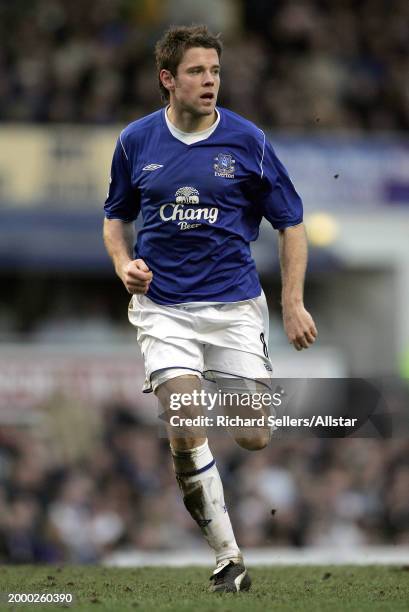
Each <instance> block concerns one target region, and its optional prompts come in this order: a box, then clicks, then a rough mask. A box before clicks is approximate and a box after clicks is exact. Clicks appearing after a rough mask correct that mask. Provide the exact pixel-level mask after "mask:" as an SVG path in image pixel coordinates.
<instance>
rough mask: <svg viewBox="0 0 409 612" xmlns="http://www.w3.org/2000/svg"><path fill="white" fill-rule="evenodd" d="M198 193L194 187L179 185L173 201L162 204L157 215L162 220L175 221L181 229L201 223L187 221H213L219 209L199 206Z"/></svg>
mask: <svg viewBox="0 0 409 612" xmlns="http://www.w3.org/2000/svg"><path fill="white" fill-rule="evenodd" d="M199 204H200V194H199V191H198V190H197V189H195V188H194V187H189V186H186V187H180V188H179V189H178V190H177V191H176V193H175V202H169V203H168V204H162V206H161V207H160V209H159V215H160V218H161V219H162V221H165V222H167V221H177V222H178V226H179V228H180V229H181V230H190V229H194V228H196V227H200V225H202V224H201V223H188V221H208V222H209V223H212V224H213V223H215V222H216V220H217V217H218V215H219V209H218V208H216V207H215V206H214V207H212V208H208V207H206V208H199V207H198V205H199Z"/></svg>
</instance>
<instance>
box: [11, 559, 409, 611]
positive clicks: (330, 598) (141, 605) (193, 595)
mask: <svg viewBox="0 0 409 612" xmlns="http://www.w3.org/2000/svg"><path fill="white" fill-rule="evenodd" d="M251 576H252V578H253V587H252V589H251V591H250V592H249V593H239V594H237V595H234V594H227V595H223V594H217V595H215V594H213V593H208V592H207V587H208V584H209V580H208V579H209V569H206V568H193V569H170V568H149V567H146V568H135V569H120V568H107V567H94V566H92V567H90V566H82V567H78V566H75V567H74V566H64V567H61V568H57V567H53V566H47V567H44V566H42V567H38V566H18V567H15V566H2V567H0V592H3V593H4V592H6V591H12V592H20V593H21V592H24V593H38V592H42V593H51V592H55V593H72V594H73V595H74V597H75V603H74V604H73V605H72V606H70V607H71V609H73V610H92V611H93V612H97V611H98V610H101V611H102V610H113V611H118V612H122V611H124V612H125V611H128V610H132V611H135V610H137V611H138V612H142V611H145V610H146V611H149V612H161V611H167V612H170V611H175V612H176V611H177V612H205V611H206V612H212V611H213V610H216V611H223V612H244V611H246V612H248V611H249V612H258V611H260V612H261V611H262V612H268V611H269V610H277V611H280V612H281V611H284V612H286V611H288V612H294V611H297V610H302V611H303V612H306V611H310V610H311V611H314V612H319V611H320V610H328V611H329V610H331V611H332V612H337V611H342V612H344V611H352V610H353V611H356V612H365V611H371V612H375V611H379V612H380V611H382V612H385V611H389V610H391V611H392V610H393V611H394V612H395V611H400V610H405V611H408V610H409V566H404V567H399V566H397V567H393V566H392V567H379V566H369V567H352V566H343V567H325V568H323V567H310V566H309V567H257V568H251ZM1 608H2V610H21V611H23V610H37V611H40V610H47V611H49V612H50V611H51V610H56V609H59V610H61V609H62V608H61V607H57V606H54V605H51V604H50V605H47V606H43V605H33V604H25V605H19V606H16V605H10V604H6V603H5V602H4V600H3V603H2V604H1Z"/></svg>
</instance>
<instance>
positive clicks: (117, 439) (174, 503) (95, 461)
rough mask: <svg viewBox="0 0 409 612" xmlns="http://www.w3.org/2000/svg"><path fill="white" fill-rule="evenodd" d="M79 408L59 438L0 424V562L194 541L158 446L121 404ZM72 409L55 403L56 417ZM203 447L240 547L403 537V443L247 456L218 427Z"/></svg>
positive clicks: (408, 447)
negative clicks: (214, 468)
mask: <svg viewBox="0 0 409 612" xmlns="http://www.w3.org/2000/svg"><path fill="white" fill-rule="evenodd" d="M60 405H61V403H60ZM54 409H56V407H55V406H54ZM57 412H58V411H57ZM77 412H78V411H77ZM83 413H84V410H83V408H82V409H81V414H80V412H78V419H79V420H78V423H79V422H81V427H79V426H75V424H74V423H73V421H72V420H71V425H70V424H69V422H68V421H67V422H66V423H65V428H66V429H67V427H68V428H69V431H66V433H65V435H63V434H62V432H61V430H60V431H59V432H57V430H56V425H55V420H56V415H55V414H54V416H53V421H47V419H46V420H45V421H43V422H42V424H41V423H37V425H36V426H34V425H31V427H23V426H15V425H14V426H12V425H8V426H3V427H1V428H0V562H6V563H31V562H63V561H67V562H81V563H92V562H95V561H98V560H100V559H103V558H104V557H106V556H107V555H109V553H111V552H113V551H116V550H120V549H121V550H124V549H133V550H135V549H136V550H138V549H139V550H143V551H147V550H172V549H181V548H185V549H190V550H191V549H192V548H194V547H204V546H205V545H204V543H203V540H202V537H201V534H200V531H199V529H198V527H197V525H196V524H195V523H194V522H193V520H192V519H191V517H190V516H189V515H188V513H187V512H186V510H185V508H184V506H183V502H182V500H181V496H180V493H179V490H178V487H177V484H176V480H175V476H174V473H173V467H172V462H171V457H170V453H169V449H168V443H167V441H166V440H165V439H164V438H159V437H158V434H157V431H156V429H147V428H146V426H144V425H143V423H141V422H140V421H139V420H138V417H137V416H136V415H135V412H133V411H131V410H130V409H129V408H127V407H126V406H124V405H110V406H108V407H105V408H104V410H103V411H102V412H101V415H100V417H98V419H96V420H94V421H92V419H94V417H95V413H94V412H92V415H93V417H92V419H91V418H90V417H91V412H90V414H89V415H88V417H87V418H85V416H84V414H83ZM73 414H75V407H73V406H68V405H63V406H62V407H61V410H60V415H61V417H62V418H63V417H64V418H68V415H69V418H70V419H72V418H73V416H72V415H73ZM51 423H52V425H51ZM211 447H212V449H213V452H214V454H215V456H216V458H217V463H218V467H219V470H220V472H221V476H222V478H223V482H224V485H225V496H226V502H227V505H228V507H229V511H230V515H231V519H232V522H233V525H234V526H235V530H236V535H237V538H238V541H239V542H240V543H241V545H243V546H246V547H253V546H254V547H263V546H295V547H301V546H304V545H314V546H336V547H357V546H361V545H364V544H406V545H407V544H409V462H408V457H409V443H408V441H407V440H404V439H401V440H399V439H396V440H379V439H377V440H376V439H367V440H363V439H343V440H342V439H340V440H336V439H327V440H325V439H318V438H311V439H306V440H299V439H298V440H293V441H290V440H275V441H273V443H271V444H270V445H269V447H267V448H266V449H264V450H263V451H259V452H257V453H251V452H250V453H249V452H248V451H244V450H242V449H240V448H239V447H237V446H236V445H235V444H234V443H233V441H232V440H231V439H230V438H229V437H228V436H227V434H226V436H223V437H216V438H214V439H211Z"/></svg>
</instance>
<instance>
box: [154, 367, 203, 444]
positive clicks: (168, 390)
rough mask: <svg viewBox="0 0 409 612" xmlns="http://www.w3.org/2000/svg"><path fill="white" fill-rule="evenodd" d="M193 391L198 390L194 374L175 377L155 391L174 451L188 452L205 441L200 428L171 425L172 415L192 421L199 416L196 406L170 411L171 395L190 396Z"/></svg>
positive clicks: (198, 384) (198, 386)
mask: <svg viewBox="0 0 409 612" xmlns="http://www.w3.org/2000/svg"><path fill="white" fill-rule="evenodd" d="M195 389H200V378H199V377H198V376H197V375H196V374H183V375H181V376H176V377H175V378H171V379H169V380H167V381H166V382H163V383H162V384H160V385H158V387H157V388H156V389H155V395H156V397H157V398H158V400H159V402H160V404H161V406H162V410H163V411H164V412H163V413H162V415H161V416H162V418H163V419H164V420H165V421H167V425H166V426H167V433H168V438H169V442H170V445H171V447H172V449H173V450H175V451H189V450H191V449H192V448H196V447H197V446H201V445H202V444H204V443H205V442H206V440H207V437H206V431H205V429H204V428H203V427H201V426H196V425H189V426H188V425H186V426H172V425H171V416H172V415H175V414H177V415H178V416H180V417H183V418H185V419H194V418H195V417H197V416H200V415H201V409H200V407H198V406H196V405H190V406H189V405H188V406H180V407H179V408H178V410H177V412H175V411H174V409H173V410H171V405H170V399H171V396H172V395H173V394H177V395H178V396H179V397H180V395H181V394H190V393H192V391H194V390H195Z"/></svg>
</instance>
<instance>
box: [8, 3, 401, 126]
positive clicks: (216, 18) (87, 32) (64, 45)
mask: <svg viewBox="0 0 409 612" xmlns="http://www.w3.org/2000/svg"><path fill="white" fill-rule="evenodd" d="M201 21H203V22H205V23H208V24H209V26H210V27H211V28H213V29H214V31H216V32H217V31H221V32H222V33H223V36H224V41H225V55H224V58H223V70H222V90H221V98H220V102H221V104H222V105H226V106H229V107H231V108H232V109H233V110H235V111H236V112H239V113H242V114H243V115H245V116H246V117H248V118H249V119H252V120H253V121H256V122H257V123H259V124H261V125H264V126H266V127H269V128H285V129H292V128H294V129H314V130H317V129H320V128H323V129H333V128H335V129H336V128H343V129H345V128H350V129H356V130H407V129H409V89H408V79H407V76H408V74H409V3H408V2H407V0H395V1H394V2H393V10H391V5H390V3H388V2H386V0H362V1H361V2H355V0H304V1H303V0H295V1H292V0H275V1H274V2H271V1H269V0H251V1H250V0H217V1H216V0H208V1H207V2H206V3H200V2H195V1H193V0H89V1H88V2H87V5H86V10H84V4H83V3H82V2H80V1H79V0H33V1H32V2H30V3H27V2H24V0H15V1H14V2H12V3H11V2H1V3H0V39H1V41H2V43H1V47H0V120H1V121H9V122H10V121H16V122H23V121H25V122H84V123H96V124H104V123H110V122H118V123H122V124H123V123H126V122H129V121H131V120H133V119H135V118H138V117H139V116H142V115H144V114H146V113H149V112H152V111H153V110H155V109H156V108H158V107H159V106H160V105H161V102H160V98H159V93H158V87H157V77H156V72H155V65H154V61H153V48H154V44H155V41H156V40H157V39H158V38H159V37H160V35H161V33H162V32H163V30H164V29H165V28H166V27H167V26H168V25H169V24H170V23H175V22H176V23H184V24H190V23H192V22H196V23H197V22H201Z"/></svg>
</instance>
